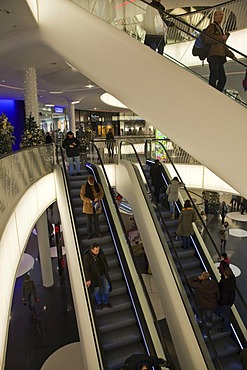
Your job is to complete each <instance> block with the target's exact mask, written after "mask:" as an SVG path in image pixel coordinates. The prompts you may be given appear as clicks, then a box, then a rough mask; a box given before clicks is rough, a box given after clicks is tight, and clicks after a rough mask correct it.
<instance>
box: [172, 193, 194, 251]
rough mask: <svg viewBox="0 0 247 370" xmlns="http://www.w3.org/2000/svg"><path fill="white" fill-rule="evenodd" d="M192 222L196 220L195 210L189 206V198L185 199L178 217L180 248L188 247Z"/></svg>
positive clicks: (191, 233)
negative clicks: (181, 244) (181, 241)
mask: <svg viewBox="0 0 247 370" xmlns="http://www.w3.org/2000/svg"><path fill="white" fill-rule="evenodd" d="M193 222H196V211H195V210H194V208H192V207H191V203H190V200H188V199H187V200H186V201H185V203H184V208H182V211H181V213H180V215H179V218H178V228H177V231H176V232H177V235H179V236H182V240H183V246H182V248H184V249H188V248H189V246H190V236H191V235H193V234H194V230H193Z"/></svg>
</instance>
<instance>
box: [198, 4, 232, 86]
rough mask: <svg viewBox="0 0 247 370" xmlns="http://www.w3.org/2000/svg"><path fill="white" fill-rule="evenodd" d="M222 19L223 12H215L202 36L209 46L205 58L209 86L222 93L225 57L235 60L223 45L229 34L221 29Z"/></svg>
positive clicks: (224, 80) (224, 78)
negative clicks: (207, 65) (208, 71)
mask: <svg viewBox="0 0 247 370" xmlns="http://www.w3.org/2000/svg"><path fill="white" fill-rule="evenodd" d="M223 18H224V12H223V11H222V10H217V11H216V12H215V13H214V22H213V23H211V24H210V25H209V26H208V27H207V29H206V30H205V31H204V34H205V35H206V36H208V37H206V38H205V41H206V43H208V44H210V45H211V46H210V49H209V52H208V56H207V61H208V63H209V70H210V75H209V85H211V86H213V87H215V88H216V89H217V90H219V91H223V89H224V87H225V84H226V73H225V68H224V64H225V62H226V57H229V58H232V59H236V57H235V55H234V54H233V53H232V52H231V50H229V49H228V47H227V46H226V45H224V44H225V43H226V41H227V39H228V37H229V36H230V34H229V33H228V32H227V33H226V34H225V33H224V31H223V29H222V28H221V23H222V21H223Z"/></svg>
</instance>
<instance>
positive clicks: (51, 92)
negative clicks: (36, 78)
mask: <svg viewBox="0 0 247 370" xmlns="http://www.w3.org/2000/svg"><path fill="white" fill-rule="evenodd" d="M49 93H50V94H62V93H63V92H62V91H50V92H49Z"/></svg>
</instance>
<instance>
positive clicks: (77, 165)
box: [68, 155, 81, 175]
mask: <svg viewBox="0 0 247 370" xmlns="http://www.w3.org/2000/svg"><path fill="white" fill-rule="evenodd" d="M68 161H69V174H70V175H72V173H74V171H75V172H76V173H79V172H80V169H81V167H80V166H81V165H80V156H79V155H78V156H77V157H68ZM74 161H75V169H74Z"/></svg>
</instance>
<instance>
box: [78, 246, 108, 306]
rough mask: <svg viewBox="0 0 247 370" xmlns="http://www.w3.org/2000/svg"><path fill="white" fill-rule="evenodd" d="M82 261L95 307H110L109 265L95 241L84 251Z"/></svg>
mask: <svg viewBox="0 0 247 370" xmlns="http://www.w3.org/2000/svg"><path fill="white" fill-rule="evenodd" d="M83 262H84V271H85V277H86V286H87V287H88V288H89V287H91V288H92V289H93V294H94V298H95V300H96V302H97V309H99V310H102V309H103V308H106V307H108V308H111V307H112V305H111V304H110V303H109V291H110V290H111V280H110V276H109V266H108V263H107V260H106V257H105V254H104V252H103V250H102V249H101V248H100V247H99V245H98V244H97V243H93V244H92V245H91V247H90V250H89V251H87V252H86V253H85V255H84V259H83Z"/></svg>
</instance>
